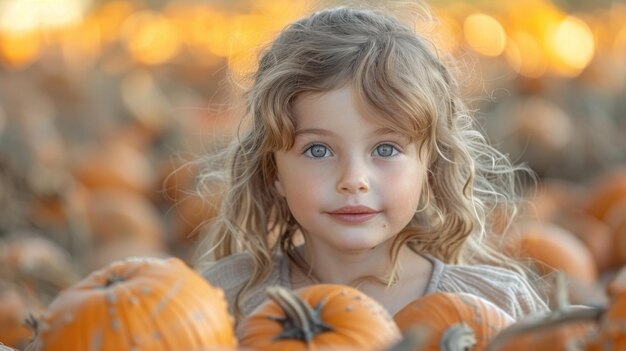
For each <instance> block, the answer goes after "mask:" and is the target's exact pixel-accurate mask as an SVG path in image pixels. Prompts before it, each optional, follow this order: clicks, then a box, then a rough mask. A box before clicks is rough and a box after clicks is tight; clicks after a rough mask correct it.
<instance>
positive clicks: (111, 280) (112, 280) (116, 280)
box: [104, 273, 126, 288]
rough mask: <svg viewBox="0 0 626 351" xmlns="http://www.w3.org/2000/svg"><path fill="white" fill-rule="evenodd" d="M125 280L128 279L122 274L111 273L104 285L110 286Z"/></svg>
mask: <svg viewBox="0 0 626 351" xmlns="http://www.w3.org/2000/svg"><path fill="white" fill-rule="evenodd" d="M124 280H126V278H124V277H122V276H121V275H118V274H116V273H111V274H110V275H109V276H108V277H107V280H106V282H105V283H104V287H105V288H108V287H109V286H111V285H114V284H117V283H120V282H123V281H124Z"/></svg>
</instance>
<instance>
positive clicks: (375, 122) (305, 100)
mask: <svg viewBox="0 0 626 351" xmlns="http://www.w3.org/2000/svg"><path fill="white" fill-rule="evenodd" d="M293 115H294V125H295V127H296V132H297V131H299V130H302V129H305V128H322V127H324V126H339V127H343V128H350V127H351V126H352V127H354V126H357V125H359V126H360V125H368V126H370V127H372V128H374V127H375V128H376V129H380V130H383V129H384V130H385V131H386V132H393V131H396V128H393V123H392V122H391V121H390V120H388V119H386V118H385V117H384V116H383V115H382V114H380V113H377V111H376V110H375V109H373V108H370V107H368V106H365V104H362V103H359V99H357V98H355V95H354V93H353V90H352V88H351V87H350V86H344V87H341V88H338V89H334V90H330V91H326V92H307V93H303V94H300V95H298V97H297V98H296V99H295V101H294V104H293Z"/></svg>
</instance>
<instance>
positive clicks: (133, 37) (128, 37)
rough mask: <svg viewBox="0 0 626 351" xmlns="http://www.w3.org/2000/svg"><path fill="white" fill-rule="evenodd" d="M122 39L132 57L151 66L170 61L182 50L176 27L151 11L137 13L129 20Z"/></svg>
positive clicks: (125, 25) (125, 24) (124, 26)
mask: <svg viewBox="0 0 626 351" xmlns="http://www.w3.org/2000/svg"><path fill="white" fill-rule="evenodd" d="M122 37H123V40H124V43H125V44H126V47H127V48H128V51H129V52H130V54H131V56H132V57H133V58H134V59H135V60H137V61H139V62H141V63H145V64H149V65H158V64H161V63H164V62H166V61H168V60H170V59H171V58H172V57H174V56H175V55H176V54H178V51H179V49H180V39H179V35H178V33H177V31H176V28H175V27H174V25H173V24H172V23H171V22H170V20H168V19H167V18H165V17H163V16H162V15H160V14H158V13H155V12H151V11H141V12H137V13H135V14H133V15H132V16H131V17H130V18H128V19H127V20H126V22H124V25H123V27H122Z"/></svg>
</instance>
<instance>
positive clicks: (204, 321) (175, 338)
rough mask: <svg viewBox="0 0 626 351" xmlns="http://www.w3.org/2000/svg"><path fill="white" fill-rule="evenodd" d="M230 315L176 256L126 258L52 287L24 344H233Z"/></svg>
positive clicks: (109, 349)
mask: <svg viewBox="0 0 626 351" xmlns="http://www.w3.org/2000/svg"><path fill="white" fill-rule="evenodd" d="M233 323H234V321H233V318H232V317H231V316H230V315H229V314H228V310H227V303H226V300H225V298H224V293H223V291H222V290H221V289H219V288H215V287H213V286H211V285H210V284H209V283H208V282H207V281H206V280H205V279H204V278H202V277H201V276H200V275H198V274H197V273H196V272H195V271H193V270H192V269H190V268H189V267H188V266H187V265H186V264H185V263H183V262H182V261H181V260H180V259H178V258H169V259H157V258H132V259H126V260H122V261H116V262H114V263H111V264H110V265H108V266H107V267H105V268H103V269H101V270H97V271H94V272H92V273H91V274H89V275H88V276H87V277H86V278H84V279H83V280H81V281H80V282H78V283H76V284H75V285H73V286H71V287H69V288H68V289H66V290H64V291H63V292H62V293H60V294H59V295H58V296H57V298H55V299H54V301H52V303H51V304H50V306H49V307H48V309H47V311H46V312H45V313H44V314H42V316H41V317H40V319H39V321H38V328H37V335H36V338H35V340H34V341H33V343H32V344H33V345H35V347H33V349H35V350H40V351H46V350H67V351H72V350H77V351H78V350H81V351H82V350H89V349H93V348H96V349H98V350H103V351H113V350H151V351H157V350H192V349H194V350H199V349H210V348H212V347H218V348H219V347H223V348H234V347H235V346H236V344H237V341H236V339H235V336H234V326H233ZM79 336H80V337H79Z"/></svg>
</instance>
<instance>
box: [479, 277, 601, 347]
mask: <svg viewBox="0 0 626 351" xmlns="http://www.w3.org/2000/svg"><path fill="white" fill-rule="evenodd" d="M555 277H556V279H557V280H556V284H555V289H554V291H553V293H554V298H553V302H554V304H555V305H556V306H555V308H554V310H552V311H550V312H548V313H538V314H534V315H530V316H526V317H525V318H523V319H522V320H520V321H518V322H516V323H514V324H512V325H511V326H509V327H508V328H506V329H503V330H502V331H501V332H500V333H499V334H498V335H497V336H496V337H495V338H494V339H493V340H491V342H490V343H489V345H488V346H487V348H486V350H487V351H522V350H523V351H528V350H554V351H567V350H580V349H581V347H582V346H583V345H584V343H585V340H586V339H587V337H588V336H589V335H591V334H593V333H594V332H595V331H596V328H597V325H598V320H599V318H600V316H601V315H602V313H603V312H604V309H603V308H599V307H587V306H580V305H579V306H571V305H570V304H569V298H568V295H567V288H566V284H567V283H566V277H565V275H564V274H562V273H560V272H559V273H557V274H556V275H555Z"/></svg>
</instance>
